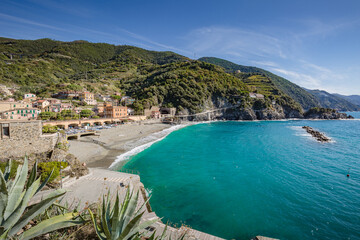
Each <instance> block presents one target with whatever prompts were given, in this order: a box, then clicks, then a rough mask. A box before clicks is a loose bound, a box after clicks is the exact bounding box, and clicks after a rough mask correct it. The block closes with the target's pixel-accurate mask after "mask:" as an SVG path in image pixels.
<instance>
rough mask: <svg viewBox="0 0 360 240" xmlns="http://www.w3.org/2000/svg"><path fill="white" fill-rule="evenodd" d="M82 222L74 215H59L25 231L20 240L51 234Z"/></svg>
mask: <svg viewBox="0 0 360 240" xmlns="http://www.w3.org/2000/svg"><path fill="white" fill-rule="evenodd" d="M83 223H84V221H83V220H82V219H81V218H79V217H78V216H76V215H75V216H74V213H72V212H70V213H66V214H64V215H59V216H56V217H52V218H49V219H47V220H45V221H42V222H41V223H39V224H37V225H36V226H34V227H32V228H30V229H29V230H27V231H25V232H24V234H23V235H22V238H21V239H22V240H28V239H32V238H34V237H37V236H41V235H43V234H45V233H48V232H52V231H54V230H57V229H61V228H66V227H72V226H76V225H78V224H83Z"/></svg>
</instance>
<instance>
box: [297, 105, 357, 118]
mask: <svg viewBox="0 0 360 240" xmlns="http://www.w3.org/2000/svg"><path fill="white" fill-rule="evenodd" d="M304 118H306V119H326V120H333V119H353V118H354V117H353V116H350V115H347V114H346V113H340V112H338V111H336V110H334V109H330V108H311V109H310V110H309V111H307V112H306V113H305V114H304Z"/></svg>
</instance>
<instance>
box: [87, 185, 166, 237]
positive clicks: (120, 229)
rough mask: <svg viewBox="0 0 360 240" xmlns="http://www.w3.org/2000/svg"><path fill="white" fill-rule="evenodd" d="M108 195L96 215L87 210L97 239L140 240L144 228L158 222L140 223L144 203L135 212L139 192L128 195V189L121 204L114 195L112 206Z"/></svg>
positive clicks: (117, 195) (117, 196) (155, 220)
mask: <svg viewBox="0 0 360 240" xmlns="http://www.w3.org/2000/svg"><path fill="white" fill-rule="evenodd" d="M109 195H110V194H108V195H107V197H106V199H105V196H103V201H102V204H100V205H99V209H98V214H97V215H94V214H93V213H92V211H91V210H90V209H88V211H89V213H90V216H91V219H92V222H93V224H94V227H95V231H96V234H97V235H98V237H99V239H101V240H103V239H110V240H130V239H140V237H141V236H142V235H143V233H144V232H146V230H145V228H147V227H149V226H150V225H152V224H153V223H155V222H157V221H158V220H159V219H153V220H148V221H144V222H141V217H142V216H143V214H144V213H145V211H142V209H143V207H144V205H145V203H144V204H143V205H142V206H141V207H140V208H139V209H138V210H136V207H137V204H138V199H139V191H137V192H136V193H135V194H134V192H131V193H130V190H129V189H128V190H127V192H126V195H125V199H124V201H123V203H122V204H120V201H119V194H116V201H115V203H114V205H112V204H111V201H110V196H109ZM98 222H99V223H98Z"/></svg>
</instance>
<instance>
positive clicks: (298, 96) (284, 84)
mask: <svg viewBox="0 0 360 240" xmlns="http://www.w3.org/2000/svg"><path fill="white" fill-rule="evenodd" d="M199 60H200V61H204V62H208V63H212V64H215V65H218V66H221V67H223V68H225V70H226V71H227V72H230V73H235V72H236V71H237V70H240V71H241V72H242V73H259V74H263V75H265V76H267V77H269V78H270V79H271V81H272V82H273V84H274V85H275V86H276V87H277V88H278V89H280V90H281V91H282V92H283V93H285V94H287V95H288V96H290V97H291V98H292V99H294V100H295V101H296V102H298V103H300V105H301V106H302V107H303V108H304V109H309V108H312V107H319V106H320V103H319V101H318V100H317V99H316V98H315V97H314V96H313V95H311V94H310V93H308V92H307V91H306V90H304V89H303V88H301V87H299V86H298V85H296V84H294V83H292V82H290V81H288V80H286V79H285V78H282V77H280V76H277V75H275V74H273V73H271V72H269V71H266V70H264V69H261V68H257V67H248V66H242V65H238V64H235V63H232V62H230V61H227V60H224V59H220V58H215V57H203V58H200V59H199Z"/></svg>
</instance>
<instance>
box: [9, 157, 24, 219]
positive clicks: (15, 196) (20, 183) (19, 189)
mask: <svg viewBox="0 0 360 240" xmlns="http://www.w3.org/2000/svg"><path fill="white" fill-rule="evenodd" d="M19 168H21V170H20V171H19ZM27 171H28V161H27V158H25V159H24V164H23V165H22V167H20V166H19V167H18V174H17V176H16V177H15V181H14V183H13V185H12V186H11V188H10V190H9V191H8V192H9V194H8V203H7V206H6V208H5V212H4V219H7V218H8V217H9V216H10V215H11V214H12V213H13V212H14V210H15V209H16V208H17V207H18V205H19V204H20V201H21V200H20V201H19V199H20V196H21V195H22V193H23V189H24V186H25V182H26V178H27Z"/></svg>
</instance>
